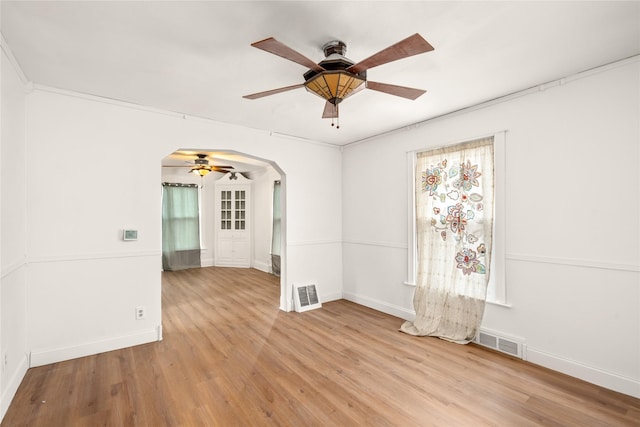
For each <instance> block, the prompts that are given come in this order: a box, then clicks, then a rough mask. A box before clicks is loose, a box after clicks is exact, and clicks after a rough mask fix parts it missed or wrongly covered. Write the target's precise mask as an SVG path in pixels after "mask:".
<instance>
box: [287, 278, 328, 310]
mask: <svg viewBox="0 0 640 427" xmlns="http://www.w3.org/2000/svg"><path fill="white" fill-rule="evenodd" d="M293 302H294V306H295V309H296V311H297V312H303V311H308V310H313V309H314V308H320V307H322V303H321V302H320V299H319V298H318V291H317V290H316V285H315V284H306V285H300V284H295V283H294V284H293Z"/></svg>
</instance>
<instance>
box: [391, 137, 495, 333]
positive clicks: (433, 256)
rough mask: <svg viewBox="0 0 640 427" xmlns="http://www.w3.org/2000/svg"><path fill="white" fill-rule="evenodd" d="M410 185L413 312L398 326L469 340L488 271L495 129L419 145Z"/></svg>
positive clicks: (474, 330) (478, 317)
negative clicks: (481, 135)
mask: <svg viewBox="0 0 640 427" xmlns="http://www.w3.org/2000/svg"><path fill="white" fill-rule="evenodd" d="M415 189H416V193H415V199H416V234H417V236H416V237H417V251H418V263H417V264H418V267H417V270H418V271H417V283H416V292H415V295H414V300H413V303H414V308H415V311H416V318H415V320H414V321H413V322H405V323H404V324H403V325H402V326H401V328H400V330H401V331H403V332H406V333H409V334H412V335H430V336H437V337H440V338H444V339H447V340H450V341H455V342H459V343H468V342H469V341H471V340H473V339H474V337H475V336H476V334H477V331H478V329H479V327H480V323H481V321H482V316H483V314H484V305H485V299H486V294H487V284H488V282H489V274H490V271H489V266H490V265H491V260H490V257H491V245H492V230H493V137H491V138H485V139H480V140H475V141H470V142H467V143H464V144H458V145H454V146H451V147H445V148H441V149H436V150H432V151H426V152H421V153H418V154H417V158H416V182H415Z"/></svg>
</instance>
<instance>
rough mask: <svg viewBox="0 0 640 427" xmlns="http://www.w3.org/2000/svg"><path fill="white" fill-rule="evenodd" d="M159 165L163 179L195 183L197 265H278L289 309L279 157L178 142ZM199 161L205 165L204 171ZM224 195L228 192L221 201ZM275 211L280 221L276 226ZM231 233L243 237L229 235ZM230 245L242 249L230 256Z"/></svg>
mask: <svg viewBox="0 0 640 427" xmlns="http://www.w3.org/2000/svg"><path fill="white" fill-rule="evenodd" d="M161 166H162V167H161V170H162V175H161V182H162V183H181V184H191V185H194V184H195V185H197V186H198V188H199V194H200V199H199V200H200V208H199V209H200V212H199V218H200V223H199V225H200V255H201V266H202V267H209V266H242V267H250V268H255V269H257V270H261V271H265V272H267V273H271V274H273V273H277V272H278V271H277V270H278V267H279V276H280V301H279V306H280V309H281V310H284V311H289V310H290V309H291V308H290V307H289V304H288V303H287V300H288V298H287V292H286V283H287V280H286V277H287V254H286V244H285V242H286V230H287V226H286V224H287V220H286V194H287V191H286V174H285V173H284V171H283V170H282V169H281V168H280V167H279V166H278V165H277V163H276V162H275V161H273V160H269V159H264V158H260V157H256V156H253V155H250V154H247V153H241V152H238V151H235V150H227V149H200V148H181V149H178V150H176V151H174V152H173V153H170V154H169V155H167V156H166V157H165V158H163V159H162V163H161ZM203 167H205V168H206V169H208V170H207V171H206V172H203V171H202V168H203ZM276 183H277V184H276ZM274 192H275V194H276V197H275V198H274ZM236 196H237V199H236ZM223 197H224V198H226V197H229V199H228V200H227V199H225V200H224V205H223V204H222V202H223V200H222V198H223ZM236 206H237V207H238V209H237V211H236ZM274 207H275V208H276V209H274ZM240 215H241V216H242V218H241V217H240ZM274 215H275V216H276V217H278V219H277V222H278V227H275V226H274ZM236 216H237V217H236ZM227 227H228V228H227ZM278 233H279V234H280V235H279V237H278V236H277V234H278ZM235 237H237V238H238V239H241V240H239V241H238V242H235V243H234V242H233V241H232V240H229V239H230V238H231V239H233V238H235ZM274 237H275V239H276V240H277V241H276V243H277V244H276V245H274V243H273V240H274ZM225 239H226V240H225ZM234 245H235V249H233V248H234ZM274 247H275V248H278V249H279V251H280V254H279V255H280V265H279V266H277V265H274V261H273V258H272V255H273V253H272V252H273V250H274ZM233 250H238V251H242V255H238V256H235V257H231V258H230V257H229V254H230V253H231V252H229V251H233ZM276 262H277V261H276ZM274 270H275V271H274Z"/></svg>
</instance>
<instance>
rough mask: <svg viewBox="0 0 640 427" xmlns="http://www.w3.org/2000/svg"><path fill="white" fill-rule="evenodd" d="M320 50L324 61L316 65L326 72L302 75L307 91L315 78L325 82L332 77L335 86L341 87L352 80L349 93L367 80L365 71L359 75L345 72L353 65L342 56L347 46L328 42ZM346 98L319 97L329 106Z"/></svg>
mask: <svg viewBox="0 0 640 427" xmlns="http://www.w3.org/2000/svg"><path fill="white" fill-rule="evenodd" d="M322 50H323V51H324V54H325V59H323V60H322V61H320V62H319V63H318V65H319V66H321V67H322V68H324V69H325V70H326V71H315V70H309V71H307V72H306V73H304V80H305V82H306V84H305V86H306V87H307V89H309V88H310V86H309V83H311V81H312V80H314V79H316V78H320V79H322V78H323V77H324V76H326V77H327V78H326V79H325V80H329V79H331V76H333V80H335V79H336V78H337V81H336V84H338V85H342V84H343V82H344V81H347V80H351V79H354V81H355V82H356V83H355V84H354V83H349V86H350V89H349V91H352V90H353V89H355V88H356V87H357V86H359V85H361V84H362V83H364V82H365V81H366V80H367V71H366V70H364V71H361V72H359V73H350V72H348V71H345V70H346V69H347V68H349V67H350V66H352V65H354V64H355V63H354V62H353V61H352V60H350V59H349V58H347V57H345V56H344V54H345V53H346V51H347V45H346V44H345V43H344V42H341V41H340V40H333V41H330V42H328V43H326V44H325V45H324V46H323V47H322ZM310 91H311V92H313V93H316V94H317V91H316V90H313V89H312V90H310ZM337 91H338V90H336V92H337ZM346 96H348V94H344V93H342V94H340V96H334V97H329V96H321V97H323V98H325V99H326V100H327V101H328V102H330V103H331V104H334V105H337V104H338V103H340V102H342V100H343V99H344V98H345V97H346Z"/></svg>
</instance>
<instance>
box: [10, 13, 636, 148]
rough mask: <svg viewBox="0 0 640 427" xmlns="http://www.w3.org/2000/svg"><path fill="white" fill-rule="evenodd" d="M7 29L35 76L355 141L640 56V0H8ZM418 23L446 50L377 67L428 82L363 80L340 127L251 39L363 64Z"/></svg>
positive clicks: (298, 75) (283, 64) (387, 76)
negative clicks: (388, 88)
mask: <svg viewBox="0 0 640 427" xmlns="http://www.w3.org/2000/svg"><path fill="white" fill-rule="evenodd" d="M1 7H2V11H1V12H2V27H1V28H2V34H3V36H4V38H5V40H6V41H7V43H8V45H9V47H10V49H11V50H12V52H13V54H14V56H15V58H16V60H17V62H18V63H19V64H20V66H21V67H22V69H23V71H24V73H25V75H26V76H27V78H28V79H29V80H30V81H32V82H33V83H36V84H41V85H46V86H51V87H55V88H61V89H67V90H72V91H77V92H82V93H87V94H91V95H97V96H102V97H106V98H112V99H117V100H122V101H127V102H132V103H136V104H141V105H145V106H150V107H154V108H160V109H164V110H169V111H174V112H179V113H183V114H187V115H191V116H198V117H205V118H209V119H212V120H216V121H220V122H227V123H234V124H238V125H242V126H247V127H250V128H256V129H264V130H267V131H272V132H277V133H282V134H287V135H293V136H296V137H300V138H306V139H311V140H315V141H323V142H327V143H330V144H335V145H344V144H348V143H350V142H354V141H358V140H361V139H364V138H367V137H370V136H373V135H376V134H380V133H384V132H387V131H390V130H393V129H397V128H401V127H404V126H406V125H409V124H412V123H416V122H420V121H424V120H427V119H429V118H433V117H436V116H439V115H442V114H446V113H448V112H451V111H455V110H458V109H461V108H464V107H468V106H471V105H475V104H478V103H481V102H483V101H487V100H490V99H494V98H497V97H500V96H503V95H506V94H509V93H513V92H516V91H519V90H522V89H526V88H529V87H532V86H536V85H538V84H541V83H545V82H549V81H552V80H556V79H559V78H562V77H566V76H569V75H572V74H574V73H577V72H580V71H584V70H587V69H590V68H593V67H596V66H599V65H603V64H606V63H610V62H613V61H616V60H620V59H623V58H627V57H630V56H634V55H637V54H639V53H640V2H637V1H626V2H613V1H605V2H592V1H589V2H579V1H560V2H535V1H534V2H519V1H518V2H507V1H503V2H483V1H473V2H452V1H448V2H431V1H412V2H400V1H393V2H380V1H354V2H347V1H340V2H328V1H304V2H293V1H284V2H272V1H255V2H240V1H233V2H231V1H199V2H187V1H173V2H172V1H139V2H132V1H106V2H96V1H67V2H58V1H45V2H36V1H20V2H11V1H2V3H1ZM414 33H420V34H421V35H422V36H423V37H424V38H425V39H426V40H428V41H429V42H430V43H431V44H432V45H433V46H434V47H435V50H434V51H433V52H430V53H426V54H421V55H418V56H414V57H411V58H407V59H403V60H400V61H396V62H393V63H389V64H385V65H381V66H379V67H375V68H373V69H370V70H369V71H368V78H369V79H370V80H375V81H379V82H383V83H391V84H396V85H402V86H409V87H415V88H421V89H426V90H427V93H426V94H425V95H423V96H422V97H420V98H418V99H417V100H415V101H410V100H407V99H404V98H399V97H395V96H392V95H388V94H384V93H379V92H375V91H372V90H363V91H361V92H360V93H358V94H356V95H354V96H353V97H351V98H349V99H347V100H345V102H344V103H342V104H341V110H340V116H341V117H340V129H335V128H332V127H331V125H330V123H331V120H330V119H321V114H322V110H323V107H324V102H323V101H322V100H321V99H320V98H318V97H316V96H314V95H312V94H310V93H307V92H306V91H305V90H304V89H296V90H293V91H289V92H284V93H280V94H277V95H273V96H270V97H266V98H261V99H257V100H247V99H243V98H242V96H243V95H246V94H251V93H255V92H261V91H265V90H269V89H274V88H279V87H283V86H289V85H293V84H299V83H302V82H303V77H302V74H303V73H304V72H305V71H306V69H305V68H304V67H303V66H301V65H299V64H296V63H294V62H291V61H287V60H285V59H282V58H280V57H278V56H275V55H272V54H269V53H266V52H264V51H261V50H258V49H255V48H252V47H251V46H250V44H251V43H252V42H255V41H258V40H262V39H264V38H267V37H270V36H273V37H275V38H276V39H277V40H279V41H281V42H283V43H285V44H286V45H288V46H289V47H291V48H293V49H295V50H297V51H298V52H300V53H302V54H303V55H305V56H307V57H309V58H311V59H313V60H314V61H316V62H319V61H320V60H322V59H323V53H322V51H321V47H322V45H323V44H324V43H326V42H328V41H330V40H335V39H339V40H342V41H344V42H345V43H346V44H347V53H346V56H347V57H349V58H350V59H352V60H353V61H355V62H358V61H359V60H361V59H364V58H365V57H368V56H370V55H371V54H373V53H375V52H378V51H379V50H381V49H383V48H385V47H387V46H389V45H391V44H393V43H395V42H397V41H400V40H402V39H404V38H406V37H408V36H410V35H412V34H414Z"/></svg>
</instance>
